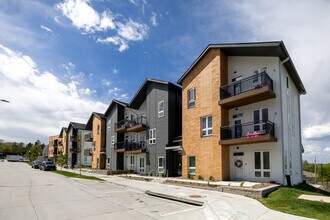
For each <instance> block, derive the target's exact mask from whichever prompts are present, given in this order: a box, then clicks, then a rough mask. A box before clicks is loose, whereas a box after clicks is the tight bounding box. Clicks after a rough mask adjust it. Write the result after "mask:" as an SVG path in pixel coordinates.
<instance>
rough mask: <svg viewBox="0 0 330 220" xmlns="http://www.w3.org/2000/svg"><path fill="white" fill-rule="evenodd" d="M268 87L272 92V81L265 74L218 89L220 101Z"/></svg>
mask: <svg viewBox="0 0 330 220" xmlns="http://www.w3.org/2000/svg"><path fill="white" fill-rule="evenodd" d="M266 85H268V86H269V87H270V88H271V90H273V80H272V79H271V78H270V77H269V76H268V74H267V73H266V72H262V73H259V74H257V75H254V76H250V77H248V78H245V79H242V80H240V81H238V82H234V83H231V84H228V85H225V86H222V87H221V88H220V99H221V100H223V99H226V98H230V97H232V96H236V95H239V94H242V93H245V92H248V91H251V90H255V89H259V88H262V87H264V86H266Z"/></svg>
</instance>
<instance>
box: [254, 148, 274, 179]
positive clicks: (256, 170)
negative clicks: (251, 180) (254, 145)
mask: <svg viewBox="0 0 330 220" xmlns="http://www.w3.org/2000/svg"><path fill="white" fill-rule="evenodd" d="M265 152H268V153H269V169H264V155H263V153H265ZM256 153H260V169H256V168H255V162H256V161H255V160H256V155H255V154H256ZM253 159H254V160H253V161H254V167H253V170H254V177H255V178H269V179H270V178H271V177H272V161H271V151H270V150H263V151H253ZM256 172H260V176H256ZM265 172H269V177H265V176H264V173H265Z"/></svg>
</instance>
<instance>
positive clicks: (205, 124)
mask: <svg viewBox="0 0 330 220" xmlns="http://www.w3.org/2000/svg"><path fill="white" fill-rule="evenodd" d="M201 122H202V126H201V127H202V132H201V133H202V136H203V137H204V136H211V135H212V116H206V117H202V120H201Z"/></svg>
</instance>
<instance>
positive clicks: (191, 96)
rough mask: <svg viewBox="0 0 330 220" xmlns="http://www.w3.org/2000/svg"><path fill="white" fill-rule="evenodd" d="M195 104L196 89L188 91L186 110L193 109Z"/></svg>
mask: <svg viewBox="0 0 330 220" xmlns="http://www.w3.org/2000/svg"><path fill="white" fill-rule="evenodd" d="M195 102H196V89H195V88H192V89H189V90H188V108H193V107H195Z"/></svg>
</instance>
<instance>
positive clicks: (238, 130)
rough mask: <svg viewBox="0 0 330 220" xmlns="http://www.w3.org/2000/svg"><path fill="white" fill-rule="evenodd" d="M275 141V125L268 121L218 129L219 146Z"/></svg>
mask: <svg viewBox="0 0 330 220" xmlns="http://www.w3.org/2000/svg"><path fill="white" fill-rule="evenodd" d="M276 141H277V138H276V137H275V124H274V123H273V122H270V121H257V122H248V123H243V124H237V125H232V126H224V127H221V128H220V141H219V144H220V145H242V144H254V143H263V142H276Z"/></svg>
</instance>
